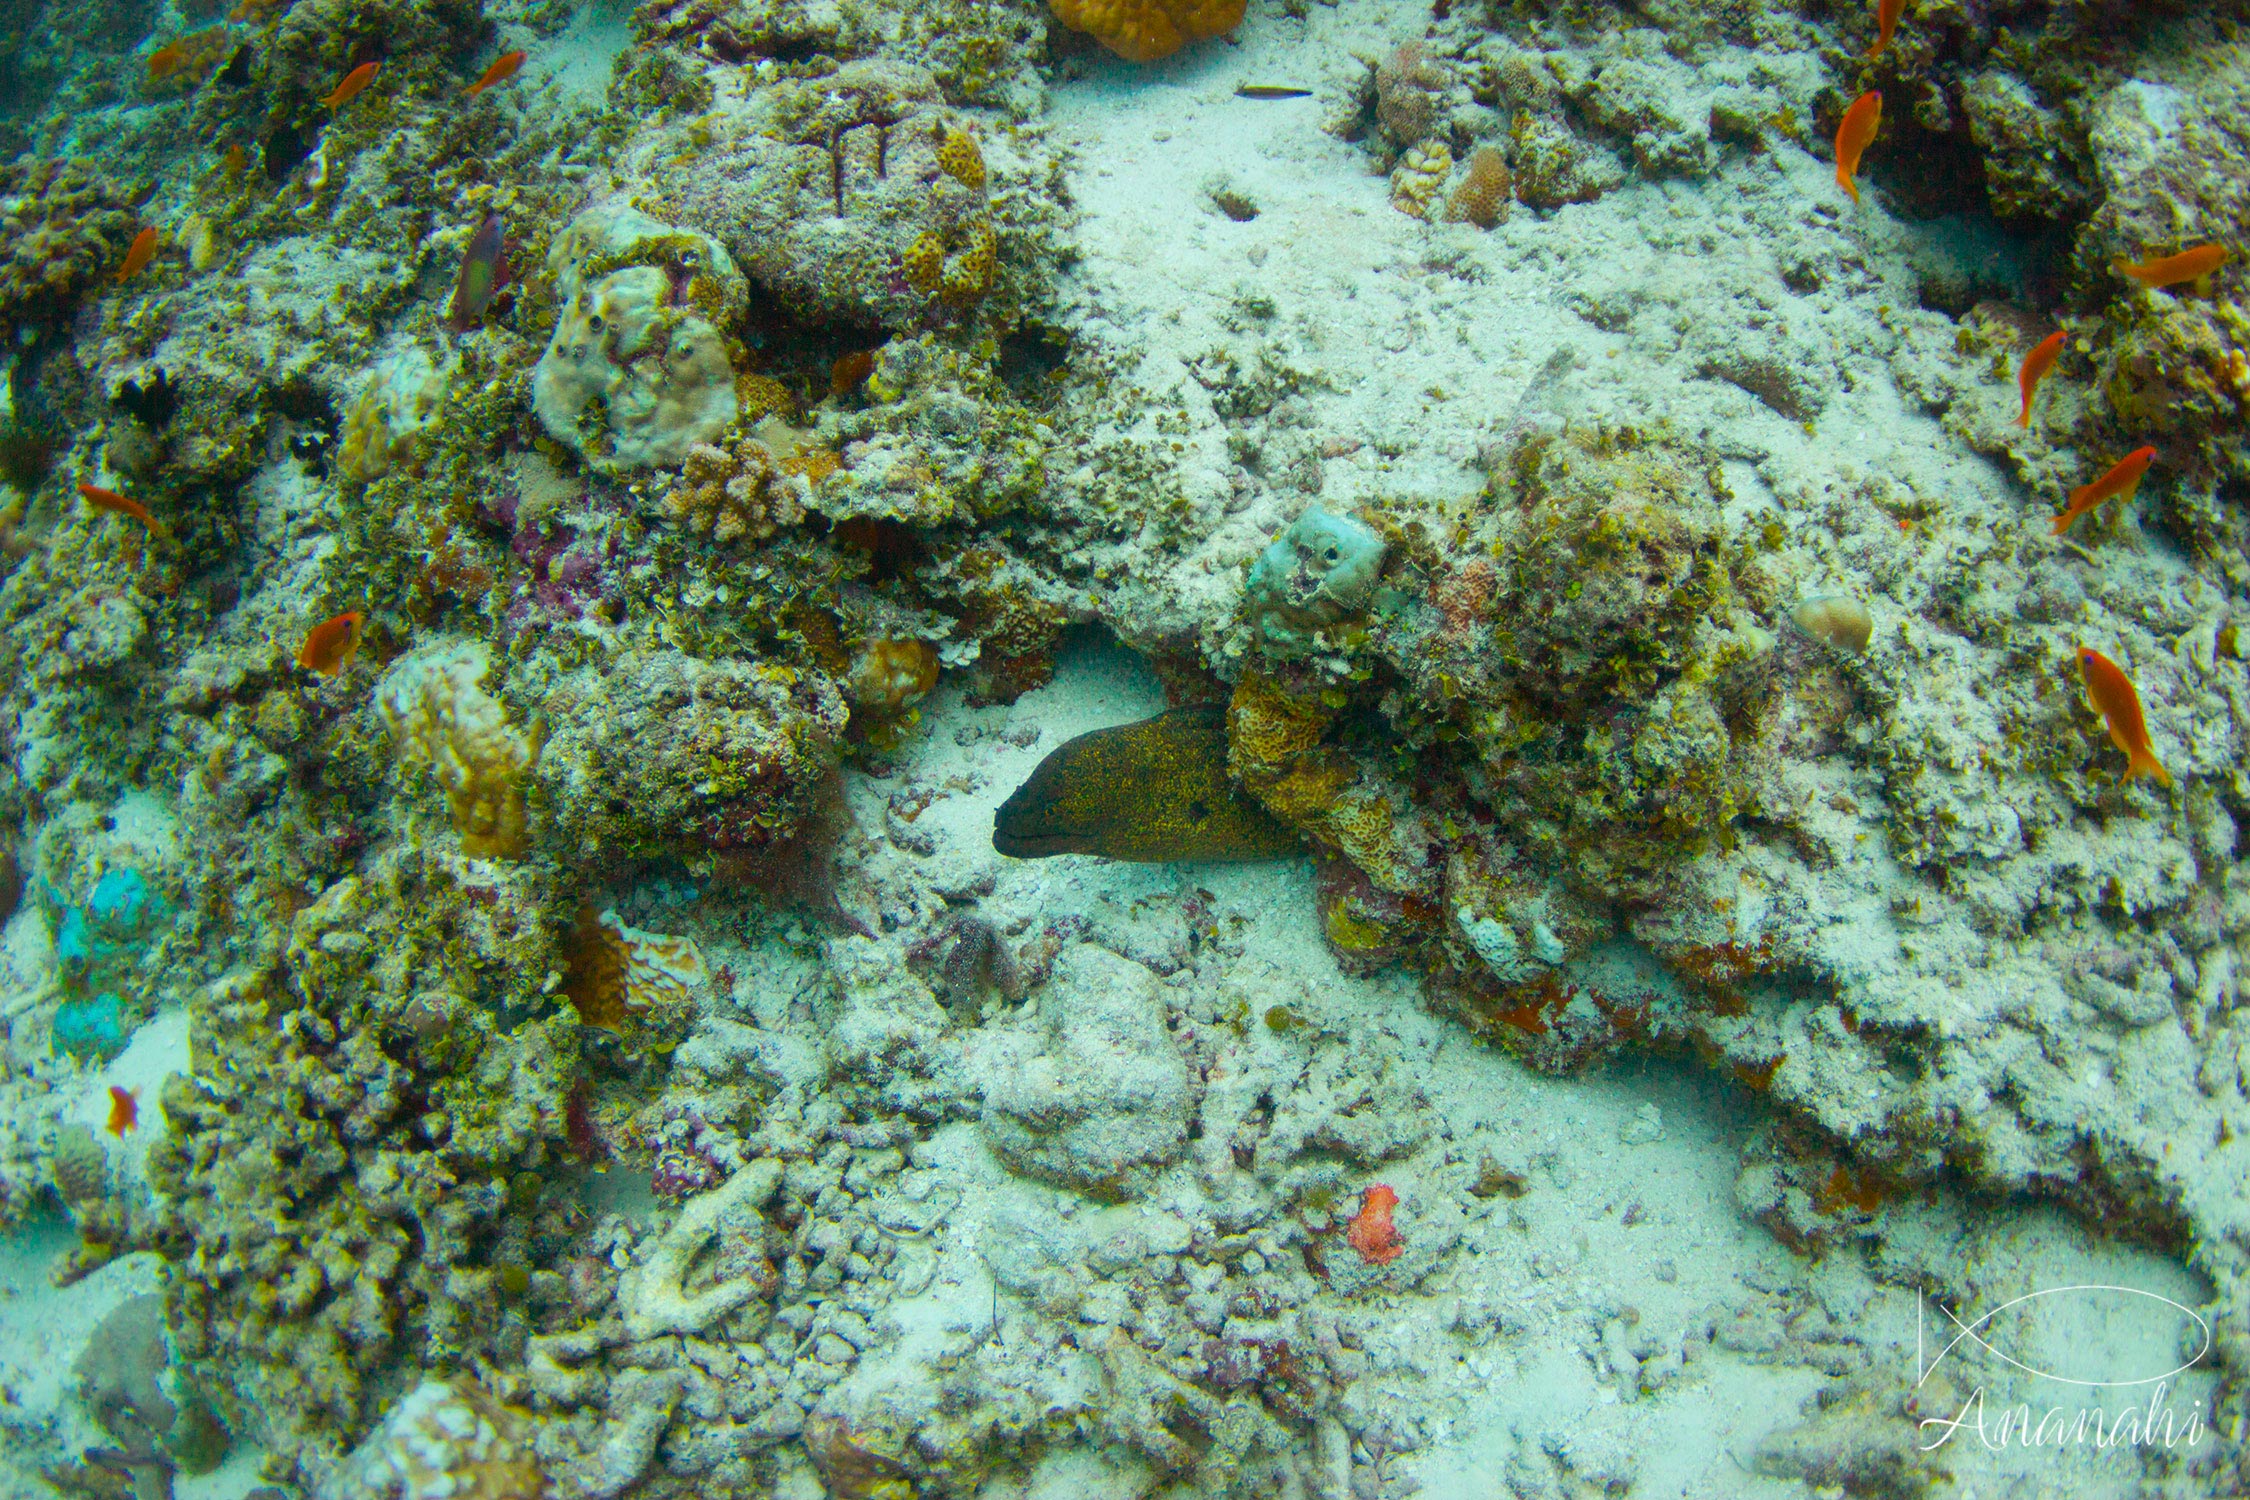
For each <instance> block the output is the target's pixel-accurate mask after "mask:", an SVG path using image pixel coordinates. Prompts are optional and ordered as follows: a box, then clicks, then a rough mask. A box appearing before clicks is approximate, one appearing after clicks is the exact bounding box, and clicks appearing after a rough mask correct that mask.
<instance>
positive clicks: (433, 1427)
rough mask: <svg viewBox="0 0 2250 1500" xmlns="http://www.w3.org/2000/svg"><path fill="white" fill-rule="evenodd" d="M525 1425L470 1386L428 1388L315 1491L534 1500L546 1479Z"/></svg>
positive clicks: (409, 1397)
mask: <svg viewBox="0 0 2250 1500" xmlns="http://www.w3.org/2000/svg"><path fill="white" fill-rule="evenodd" d="M522 1427H523V1423H522V1420H521V1417H520V1415H519V1414H517V1413H512V1412H510V1411H509V1410H508V1409H507V1408H506V1407H504V1406H502V1405H501V1404H500V1403H499V1402H498V1401H496V1400H495V1399H493V1396H492V1393H491V1392H490V1391H487V1390H486V1389H484V1387H482V1386H480V1385H478V1384H477V1383H476V1382H475V1381H473V1380H467V1379H460V1380H453V1381H444V1380H425V1381H423V1382H422V1383H421V1384H420V1385H418V1386H416V1387H415V1388H414V1389H413V1390H411V1391H408V1392H407V1393H406V1395H405V1396H403V1397H401V1398H400V1399H399V1401H398V1403H397V1404H396V1405H395V1406H393V1407H392V1408H391V1409H390V1410H389V1411H387V1412H385V1413H384V1414H383V1420H382V1421H381V1422H380V1423H379V1424H377V1426H376V1428H375V1430H374V1431H373V1432H370V1433H369V1434H368V1435H367V1437H366V1439H365V1440H364V1441H363V1442H362V1443H361V1444H360V1445H359V1446H358V1447H357V1448H355V1449H353V1450H352V1452H351V1454H350V1455H349V1456H348V1457H346V1458H345V1460H344V1461H343V1463H341V1464H340V1465H338V1466H337V1469H336V1472H335V1473H334V1474H332V1475H330V1476H329V1477H328V1479H327V1480H326V1481H325V1482H324V1483H323V1484H322V1485H321V1486H320V1488H319V1490H318V1492H317V1493H318V1494H319V1495H320V1496H321V1500H376V1497H378V1496H383V1497H390V1496H395V1497H397V1500H425V1497H436V1496H457V1497H461V1500H538V1497H540V1496H542V1495H545V1494H547V1493H548V1489H547V1480H546V1476H545V1475H544V1474H542V1473H541V1472H540V1467H539V1461H538V1459H537V1458H536V1457H535V1456H534V1455H533V1453H532V1451H531V1449H530V1447H529V1446H528V1445H527V1444H526V1443H525V1441H524V1438H523V1433H522Z"/></svg>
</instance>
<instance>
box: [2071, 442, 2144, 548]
mask: <svg viewBox="0 0 2250 1500" xmlns="http://www.w3.org/2000/svg"><path fill="white" fill-rule="evenodd" d="M2155 458H2156V450H2155V449H2154V448H2135V449H2134V450H2133V451H2132V452H2130V453H2128V454H2126V455H2125V456H2124V457H2123V458H2121V459H2119V460H2118V461H2117V463H2116V464H2115V465H2114V466H2113V467H2112V468H2111V469H2110V471H2109V472H2108V473H2107V474H2104V475H2103V476H2102V477H2101V478H2099V479H2097V480H2095V481H2094V482H2093V483H2092V484H2089V485H2085V486H2083V487H2081V488H2079V489H2075V490H2072V491H2071V492H2070V509H2068V510H2066V511H2064V512H2063V513H2062V514H2061V515H2059V516H2057V517H2055V535H2056V536H2061V535H2062V534H2063V533H2064V532H2066V531H2068V530H2070V523H2071V522H2073V521H2075V520H2077V519H2078V518H2079V517H2080V516H2082V515H2084V514H2086V512H2088V511H2090V510H2092V509H2093V508H2094V507H2095V506H2097V505H2099V504H2101V503H2102V502H2103V501H2104V500H2108V499H2111V498H2113V497H2115V498H2119V499H2123V500H2130V499H2132V498H2133V492H2134V491H2135V490H2138V489H2139V488H2140V487H2141V476H2142V475H2143V474H2146V473H2147V472H2148V466H2149V464H2150V463H2151V462H2152V461H2154V459H2155Z"/></svg>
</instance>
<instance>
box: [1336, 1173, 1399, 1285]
mask: <svg viewBox="0 0 2250 1500" xmlns="http://www.w3.org/2000/svg"><path fill="white" fill-rule="evenodd" d="M1396 1207H1398V1194H1397V1193H1394V1192H1392V1191H1391V1189H1390V1187H1389V1186H1388V1185H1387V1184H1384V1183H1380V1182H1378V1183H1376V1184H1375V1185H1374V1186H1373V1187H1371V1188H1369V1189H1368V1190H1367V1193H1366V1195H1365V1196H1364V1197H1362V1198H1361V1199H1360V1202H1359V1212H1358V1213H1356V1214H1353V1215H1352V1219H1351V1223H1350V1224H1348V1225H1346V1226H1345V1228H1344V1238H1345V1240H1347V1241H1348V1242H1349V1243H1350V1245H1351V1247H1352V1248H1353V1249H1354V1250H1357V1251H1358V1252H1359V1258H1360V1259H1361V1260H1363V1261H1365V1262H1367V1263H1368V1264H1369V1265H1371V1266H1387V1265H1389V1264H1390V1263H1391V1262H1392V1261H1394V1260H1397V1259H1398V1258H1399V1254H1400V1252H1402V1251H1403V1250H1405V1249H1406V1241H1404V1240H1402V1239H1400V1238H1399V1233H1398V1230H1396V1229H1395V1228H1393V1227H1392V1226H1391V1210H1392V1209H1394V1208H1396Z"/></svg>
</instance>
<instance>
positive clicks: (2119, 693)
mask: <svg viewBox="0 0 2250 1500" xmlns="http://www.w3.org/2000/svg"><path fill="white" fill-rule="evenodd" d="M2078 675H2079V676H2080V677H2082V678H2084V679H2085V681H2086V696H2087V697H2089V698H2091V699H2093V700H2094V707H2095V708H2097V709H2099V710H2101V715H2102V719H2103V720H2104V721H2105V722H2106V723H2107V724H2108V725H2109V741H2110V743H2111V744H2113V745H2115V746H2116V747H2117V748H2118V749H2120V750H2122V751H2124V752H2125V779H2126V780H2127V781H2131V780H2132V779H2133V778H2134V777H2136V776H2154V777H2155V778H2156V779H2157V780H2158V781H2161V782H2163V783H2164V784H2165V785H2166V786H2170V785H2171V784H2172V773H2171V772H2169V771H2167V770H2165V769H2164V766H2163V764H2162V763H2161V762H2159V761H2158V760H2157V758H2156V749H2155V747H2154V746H2152V745H2150V744H2149V742H2148V720H2147V719H2145V718H2143V717H2142V715H2141V695H2140V694H2139V693H2137V692H2135V691H2133V680H2132V679H2131V678H2130V677H2127V676H2126V675H2125V673H2124V671H2123V670H2122V669H2121V668H2119V666H2118V665H2117V663H2116V662H2113V661H2111V660H2110V659H2109V658H2108V657H2106V656H2104V655H2102V654H2101V653H2100V652H2099V651H2096V650H2095V649H2094V648H2093V647H2091V646H2080V647H2079V648H2078Z"/></svg>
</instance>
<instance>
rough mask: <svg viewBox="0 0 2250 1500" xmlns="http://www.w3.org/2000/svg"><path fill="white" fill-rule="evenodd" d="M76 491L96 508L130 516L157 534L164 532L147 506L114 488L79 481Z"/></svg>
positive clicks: (160, 534)
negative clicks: (129, 498)
mask: <svg viewBox="0 0 2250 1500" xmlns="http://www.w3.org/2000/svg"><path fill="white" fill-rule="evenodd" d="M78 493H79V494H80V495H83V496H84V497H85V499H86V503H87V504H88V505H91V506H92V507H94V509H96V510H106V511H114V512H115V513H116V514H118V515H121V516H131V517H132V518H133V519H134V520H136V521H138V522H140V523H141V524H142V525H143V526H146V527H147V528H148V529H149V530H150V531H152V532H154V533H156V534H157V535H158V536H162V535H163V534H164V525H163V523H162V522H160V521H158V520H157V519H156V517H154V516H152V515H150V514H149V513H148V507H147V506H145V505H143V504H141V502H140V501H138V500H128V499H126V498H125V497H124V496H123V495H120V494H119V493H117V491H115V490H105V489H103V488H102V487H101V486H100V485H97V484H87V483H85V482H83V481H81V482H80V483H79V486H78Z"/></svg>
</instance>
